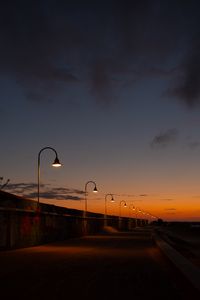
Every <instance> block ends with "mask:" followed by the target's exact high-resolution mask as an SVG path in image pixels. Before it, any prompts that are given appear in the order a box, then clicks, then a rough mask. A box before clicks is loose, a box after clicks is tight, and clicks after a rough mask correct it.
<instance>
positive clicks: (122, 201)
mask: <svg viewBox="0 0 200 300" xmlns="http://www.w3.org/2000/svg"><path fill="white" fill-rule="evenodd" d="M122 203H124V207H127V205H126V202H125V201H124V200H121V201H120V203H119V217H120V218H121V204H122Z"/></svg>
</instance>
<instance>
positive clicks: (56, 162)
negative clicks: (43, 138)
mask: <svg viewBox="0 0 200 300" xmlns="http://www.w3.org/2000/svg"><path fill="white" fill-rule="evenodd" d="M47 149H49V150H52V151H53V152H54V153H55V155H56V157H55V160H54V162H53V163H52V166H53V167H60V166H61V163H60V161H59V159H58V154H57V152H56V150H55V149H54V148H52V147H44V148H42V149H41V150H40V152H39V153H38V193H37V194H38V195H37V196H38V201H37V206H38V208H39V203H40V155H41V153H42V152H43V151H44V150H47Z"/></svg>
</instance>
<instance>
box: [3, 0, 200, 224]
mask: <svg viewBox="0 0 200 300" xmlns="http://www.w3.org/2000/svg"><path fill="white" fill-rule="evenodd" d="M0 38H1V44H0V79H1V80H0V134H1V147H0V157H1V163H0V177H3V179H2V180H1V185H3V184H4V183H5V182H6V181H7V179H10V181H9V183H8V184H7V185H6V186H5V187H4V188H3V189H4V190H5V191H7V192H11V193H14V194H17V195H22V196H24V197H27V198H29V199H34V200H37V171H38V153H39V151H40V150H41V149H43V148H44V147H52V148H54V149H55V150H56V151H57V153H58V157H59V159H60V161H61V163H62V167H61V168H52V167H51V163H52V162H53V160H54V158H55V154H54V152H53V151H51V150H49V149H46V150H44V151H43V152H42V153H41V164H40V171H41V177H40V201H41V202H44V203H51V204H54V205H59V206H64V207H69V208H76V209H81V210H82V209H84V190H85V184H86V183H87V182H88V181H90V180H91V181H95V182H96V184H97V188H98V191H99V193H98V194H93V193H92V190H93V186H92V184H88V185H87V190H88V196H87V197H88V210H89V211H93V212H100V213H104V209H105V195H106V194H108V193H112V194H114V198H115V203H110V201H108V202H107V206H108V207H107V210H108V213H109V214H113V215H118V214H119V206H120V202H121V201H122V200H124V201H126V202H127V207H128V208H127V209H125V208H123V209H122V214H123V215H124V216H129V215H132V214H133V212H132V210H131V207H132V205H134V206H135V207H139V208H140V209H142V210H143V211H146V212H149V213H151V214H152V215H155V216H157V217H160V218H162V219H164V220H166V221H173V220H176V221H200V185H199V181H200V4H199V1H195V0H190V1H184V0H167V1H159V0H140V1H117V0H115V1H114V0H107V1H76V0H74V1H72V0H69V1H55V0H48V1H47V0H46V1H45V0H40V1H37V0H34V1H33V0H29V1H25V0H21V1H20V0H19V1H12V0H11V1H3V3H2V4H1V10H0Z"/></svg>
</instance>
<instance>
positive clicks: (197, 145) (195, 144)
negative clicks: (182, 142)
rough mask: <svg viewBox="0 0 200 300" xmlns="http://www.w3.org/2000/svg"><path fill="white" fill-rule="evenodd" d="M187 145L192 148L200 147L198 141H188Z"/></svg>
mask: <svg viewBox="0 0 200 300" xmlns="http://www.w3.org/2000/svg"><path fill="white" fill-rule="evenodd" d="M188 147H189V148H190V149H192V150H195V149H198V148H199V147H200V142H198V141H194V142H190V143H188Z"/></svg>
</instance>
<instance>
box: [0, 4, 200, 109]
mask: <svg viewBox="0 0 200 300" xmlns="http://www.w3.org/2000/svg"><path fill="white" fill-rule="evenodd" d="M190 7H192V8H193V7H195V1H193V0H191V1H190ZM44 8H45V9H44ZM180 10H181V13H180ZM197 11H198V10H197V9H194V12H197ZM192 12H193V11H192ZM0 18H1V24H2V26H1V27H0V34H1V52H0V67H1V68H0V70H1V73H3V74H9V76H13V77H14V78H15V79H16V80H17V82H18V84H19V85H20V86H22V87H23V89H24V91H25V93H26V97H27V99H29V100H31V101H35V102H37V103H39V102H41V101H53V99H54V98H55V95H59V94H60V93H61V92H62V91H64V90H65V89H66V88H68V87H69V86H71V85H72V84H76V85H77V84H80V83H81V82H84V83H85V82H87V84H88V85H89V88H88V90H89V91H90V92H91V93H92V95H93V96H95V98H96V100H97V101H98V102H99V103H107V104H108V103H110V102H111V103H112V102H113V101H115V100H116V99H117V95H118V94H119V93H118V91H119V90H120V88H122V87H123V86H124V84H125V83H126V82H131V85H132V86H133V84H134V82H135V81H137V80H141V79H142V78H144V77H145V76H152V75H153V76H162V77H163V76H169V75H170V73H171V70H170V69H172V70H173V68H174V67H173V66H172V68H171V67H166V64H167V62H168V61H169V60H170V61H172V58H173V55H174V53H176V52H177V51H178V50H179V48H178V47H179V46H180V41H181V42H182V41H184V39H183V37H184V36H185V35H186V34H187V35H188V36H190V33H191V32H194V28H193V26H192V25H190V26H186V24H192V23H191V22H190V20H193V23H194V24H195V20H198V14H197V13H196V14H193V15H190V14H189V13H188V7H187V5H185V4H181V7H180V2H179V1H178V0H174V1H172V0H170V1H167V3H166V2H164V1H163V2H162V3H161V2H160V1H159V0H152V1H148V0H142V1H132V2H131V1H124V2H123V1H114V0H108V1H101V3H94V1H93V2H92V1H89V2H84V3H83V2H81V1H57V2H56V3H55V2H54V1H45V0H41V1H35V0H29V1H25V0H21V1H12V0H11V1H8V2H4V5H3V6H2V8H1V11H0ZM169 20H170V21H169ZM149 24H151V26H149ZM190 27H191V28H190ZM196 30H197V29H196ZM13 49H14V51H13ZM177 49H178V50H177ZM185 68H186V67H185ZM195 87H196V86H195ZM179 90H180V88H179ZM179 90H178V91H177V93H180V91H179ZM114 91H115V92H114ZM174 91H175V90H174ZM197 94H198V92H197ZM194 97H196V94H195V96H194ZM57 98H58V97H57ZM66 101H67V100H66Z"/></svg>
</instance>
